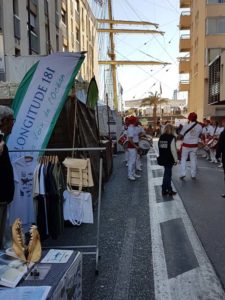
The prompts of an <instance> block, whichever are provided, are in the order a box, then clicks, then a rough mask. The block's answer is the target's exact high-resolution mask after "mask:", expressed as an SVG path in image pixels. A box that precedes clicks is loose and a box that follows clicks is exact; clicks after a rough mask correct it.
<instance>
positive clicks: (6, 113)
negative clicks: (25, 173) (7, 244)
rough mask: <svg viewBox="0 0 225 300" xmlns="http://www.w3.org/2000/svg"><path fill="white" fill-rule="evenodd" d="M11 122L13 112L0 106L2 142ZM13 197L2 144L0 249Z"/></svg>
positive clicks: (5, 146)
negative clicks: (9, 205) (8, 209)
mask: <svg viewBox="0 0 225 300" xmlns="http://www.w3.org/2000/svg"><path fill="white" fill-rule="evenodd" d="M13 122H14V118H13V110H12V109H11V108H9V107H7V106H3V105H0V131H1V133H3V134H4V140H5V138H6V137H7V136H8V135H9V134H10V133H11V131H12V127H13ZM13 195H14V178H13V168H12V165H11V162H10V158H9V152H8V148H7V145H6V144H5V143H2V152H0V249H3V247H4V234H5V225H6V217H7V207H8V204H9V203H10V202H11V201H12V200H13Z"/></svg>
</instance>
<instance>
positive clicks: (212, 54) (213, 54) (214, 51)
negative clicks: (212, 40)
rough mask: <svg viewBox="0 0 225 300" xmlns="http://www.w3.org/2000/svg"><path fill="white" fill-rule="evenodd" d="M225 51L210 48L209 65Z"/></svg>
mask: <svg viewBox="0 0 225 300" xmlns="http://www.w3.org/2000/svg"><path fill="white" fill-rule="evenodd" d="M224 50H225V49H223V48H210V49H208V53H207V55H208V59H207V64H209V63H210V62H211V61H213V60H214V59H215V58H216V57H217V56H219V55H220V54H221V53H222V52H223V51H224Z"/></svg>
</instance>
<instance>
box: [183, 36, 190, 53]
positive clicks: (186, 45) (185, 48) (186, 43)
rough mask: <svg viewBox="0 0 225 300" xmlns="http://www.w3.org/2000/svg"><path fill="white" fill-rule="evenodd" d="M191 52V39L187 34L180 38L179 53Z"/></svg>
mask: <svg viewBox="0 0 225 300" xmlns="http://www.w3.org/2000/svg"><path fill="white" fill-rule="evenodd" d="M190 50H191V39H190V35H189V34H184V35H181V37H180V52H189V51H190Z"/></svg>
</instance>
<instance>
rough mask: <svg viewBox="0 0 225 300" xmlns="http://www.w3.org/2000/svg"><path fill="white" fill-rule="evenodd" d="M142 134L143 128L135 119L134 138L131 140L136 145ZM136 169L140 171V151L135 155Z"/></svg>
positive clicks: (143, 134) (143, 132) (143, 133)
mask: <svg viewBox="0 0 225 300" xmlns="http://www.w3.org/2000/svg"><path fill="white" fill-rule="evenodd" d="M142 136H145V130H144V128H143V127H142V126H141V123H140V122H139V121H138V119H137V123H136V124H135V129H134V139H133V141H134V142H135V144H136V145H138V143H139V141H140V138H141V137H142ZM135 167H136V170H137V171H142V168H141V167H142V164H141V155H140V151H138V152H137V157H136V164H135Z"/></svg>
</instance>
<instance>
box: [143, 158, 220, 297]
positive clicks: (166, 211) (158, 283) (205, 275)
mask: <svg viewBox="0 0 225 300" xmlns="http://www.w3.org/2000/svg"><path fill="white" fill-rule="evenodd" d="M147 159H148V163H147V164H148V189H149V208H150V209H149V210H150V226H151V238H152V255H153V268H154V285H155V299H156V300H167V299H168V300H195V299H204V300H205V299H208V300H212V299H213V300H222V299H225V293H224V291H223V289H222V286H221V284H220V281H219V279H218V278H217V276H216V274H215V271H214V269H213V267H212V265H211V263H210V261H209V259H208V257H207V255H206V253H205V250H204V248H203V246H202V244H201V242H200V240H199V238H198V236H197V234H196V232H195V229H194V228H193V225H192V223H191V221H190V219H189V217H188V215H187V212H186V210H185V208H184V206H183V202H182V201H181V199H180V197H179V195H178V194H177V195H176V196H174V200H173V201H166V202H160V203H157V202H156V195H155V188H154V186H155V185H161V184H162V178H161V177H159V178H153V174H152V170H154V169H155V167H156V166H152V165H151V160H152V159H151V158H150V155H149V154H148V155H147ZM177 218H181V219H182V221H183V223H184V226H185V229H186V232H187V235H188V238H189V240H190V243H191V245H192V247H193V251H194V253H195V256H196V258H197V261H198V263H199V267H198V268H195V269H193V270H191V271H188V272H185V273H183V274H181V275H179V276H177V277H175V278H171V279H168V276H167V266H166V260H165V254H164V248H163V242H162V236H161V230H160V223H161V222H165V221H168V220H172V219H177Z"/></svg>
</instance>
